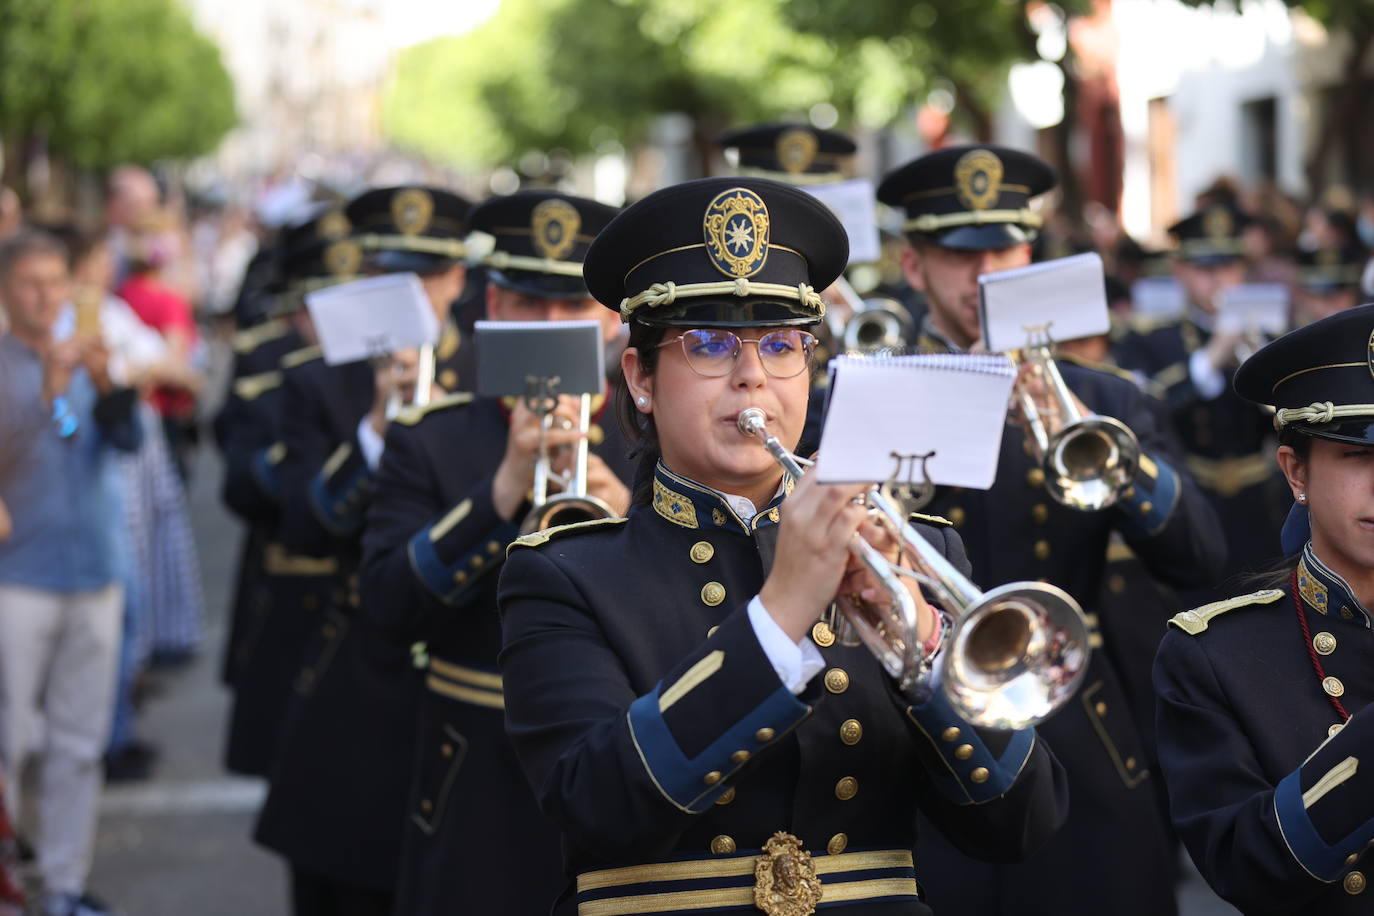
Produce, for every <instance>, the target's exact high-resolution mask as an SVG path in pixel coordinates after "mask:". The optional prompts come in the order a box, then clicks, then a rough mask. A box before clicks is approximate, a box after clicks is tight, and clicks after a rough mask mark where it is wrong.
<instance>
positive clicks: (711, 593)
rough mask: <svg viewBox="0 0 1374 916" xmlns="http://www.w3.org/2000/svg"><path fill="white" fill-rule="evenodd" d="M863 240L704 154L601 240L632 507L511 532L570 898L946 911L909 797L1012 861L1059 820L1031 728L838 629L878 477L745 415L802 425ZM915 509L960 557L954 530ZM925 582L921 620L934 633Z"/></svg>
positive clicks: (1047, 765)
mask: <svg viewBox="0 0 1374 916" xmlns="http://www.w3.org/2000/svg"><path fill="white" fill-rule="evenodd" d="M847 247H848V246H847V239H846V236H845V233H844V229H843V227H842V226H841V225H840V224H839V222H838V221H837V220H836V219H835V218H834V217H833V216H832V215H831V214H830V212H829V210H828V209H826V207H825V206H824V205H823V204H821V203H820V202H819V201H817V200H816V199H815V198H813V197H811V196H810V195H808V194H806V193H805V192H803V191H800V190H797V189H795V188H792V187H789V186H787V185H783V184H779V183H775V182H770V181H767V180H764V179H749V178H726V179H721V178H711V179H703V180H700V181H694V182H688V183H685V184H681V185H677V186H674V187H670V188H666V189H664V190H661V191H658V192H656V193H654V194H651V195H649V196H648V197H646V198H644V199H643V200H641V201H639V202H638V203H636V204H635V205H633V206H631V207H629V208H627V209H626V210H625V211H624V212H623V213H622V214H621V215H620V216H618V217H617V218H616V219H615V220H614V221H612V223H611V224H610V226H608V227H607V228H606V229H605V230H604V231H603V232H602V233H601V235H600V236H598V237H597V240H596V241H595V242H594V243H593V245H592V247H591V250H590V251H589V252H588V255H587V261H586V276H587V282H588V287H589V289H591V291H592V293H593V295H595V296H596V298H597V299H599V300H600V301H601V302H602V303H604V304H606V305H608V306H609V307H611V308H613V309H614V308H618V309H619V312H620V315H621V317H622V318H623V319H624V320H627V321H628V322H629V323H630V344H629V347H628V348H627V349H626V351H625V354H624V356H623V357H622V363H621V365H622V369H623V375H624V383H623V385H622V386H621V387H620V388H619V389H618V390H617V405H618V409H619V410H620V412H621V415H622V417H623V418H624V421H625V422H626V425H627V428H629V429H632V430H636V431H637V434H638V438H639V440H640V444H641V448H642V449H643V450H644V451H643V455H642V457H641V462H642V464H641V471H640V474H639V475H638V478H637V481H638V483H637V486H636V489H635V495H634V502H633V506H632V508H631V510H630V513H629V518H628V519H614V520H604V521H599V522H589V523H585V524H582V525H574V526H570V527H564V528H556V529H553V530H551V531H545V532H540V533H536V534H532V535H529V536H527V537H524V538H521V539H520V540H518V541H516V542H515V544H514V545H512V547H511V549H510V552H509V555H508V558H507V560H506V566H505V568H504V569H503V570H502V574H501V582H500V590H499V595H498V598H499V604H500V610H501V615H502V627H503V635H504V648H503V650H502V654H501V671H502V676H503V683H504V690H505V701H506V723H507V731H508V732H509V734H510V736H511V739H512V741H513V743H514V745H515V750H516V754H517V756H518V757H519V758H520V762H521V765H522V766H523V768H524V771H525V774H526V776H527V777H528V778H529V780H530V783H531V785H532V786H533V787H534V791H535V795H536V797H537V799H538V800H539V803H540V805H541V807H542V808H543V810H544V812H545V813H546V814H547V815H548V816H549V817H550V818H551V819H552V820H553V821H554V822H555V823H556V824H557V826H558V827H559V828H560V829H561V830H562V833H563V838H564V848H565V856H566V863H567V870H568V873H569V877H570V879H571V884H570V886H569V887H568V889H567V890H566V891H565V892H564V894H563V896H562V897H560V899H559V901H558V904H557V906H556V907H555V912H556V913H558V914H572V913H578V914H582V916H587V914H598V913H602V914H608V913H620V914H633V913H649V912H653V913H704V912H724V911H726V910H727V909H729V910H730V911H732V912H733V911H734V909H739V908H745V907H750V906H756V907H757V908H758V909H760V910H762V911H763V912H766V913H770V914H775V916H778V914H805V913H811V912H814V911H815V910H814V908H815V907H816V906H817V905H820V906H823V907H824V906H826V905H827V904H828V905H830V907H831V908H830V909H827V911H829V912H841V911H843V912H850V913H864V914H874V916H877V914H892V916H895V914H923V913H929V912H930V910H929V909H928V908H927V906H926V905H925V904H924V903H923V902H922V901H921V899H920V894H921V890H920V888H921V887H922V886H923V884H924V881H925V879H926V878H928V877H929V876H928V875H926V874H924V872H922V873H921V874H918V873H917V868H918V866H916V865H914V864H913V859H912V848H913V846H914V844H915V841H916V830H917V827H916V814H917V811H918V810H922V811H925V812H926V813H927V814H928V815H929V817H930V819H931V821H932V822H934V823H935V824H937V825H938V826H939V829H941V830H944V831H945V832H947V833H948V835H949V836H950V838H951V840H952V841H953V842H955V843H957V844H958V845H959V846H960V847H961V848H963V849H965V850H967V851H968V852H969V853H970V854H973V855H982V856H988V857H993V858H1015V857H1017V856H1021V855H1024V854H1025V853H1026V852H1027V851H1029V850H1030V849H1033V848H1034V847H1035V846H1036V845H1038V844H1039V843H1040V842H1041V841H1042V840H1044V838H1045V837H1046V836H1048V835H1049V834H1050V833H1051V832H1052V831H1053V830H1054V829H1055V827H1056V826H1057V825H1058V823H1059V821H1060V818H1061V816H1062V808H1061V805H1062V804H1063V801H1064V799H1063V796H1062V792H1061V784H1060V775H1059V766H1058V764H1057V762H1056V761H1055V760H1054V757H1053V755H1052V754H1051V753H1050V752H1049V750H1048V749H1047V747H1046V745H1045V744H1044V743H1043V742H1042V741H1040V740H1038V739H1037V737H1036V734H1035V731H1034V730H1033V729H1023V730H1020V731H1008V732H988V731H984V730H982V729H978V728H974V727H973V726H971V725H970V724H969V722H968V721H966V720H965V719H964V718H962V717H961V716H960V715H959V714H958V713H957V712H956V711H955V710H954V708H953V707H952V706H950V705H949V703H948V702H947V701H946V700H945V699H944V698H943V693H941V692H939V691H936V693H935V694H934V695H933V696H931V697H930V698H928V699H925V700H923V701H919V702H917V701H914V700H913V699H912V698H910V697H908V696H906V695H903V694H902V693H901V692H900V691H898V690H897V689H896V686H895V683H894V681H893V680H892V679H891V678H890V677H889V676H888V675H887V673H886V672H885V671H884V669H883V668H882V666H881V664H880V663H879V661H878V660H877V658H876V657H875V656H874V655H873V654H872V653H871V652H870V651H869V650H868V649H866V648H860V647H847V646H845V645H842V644H839V643H837V641H836V638H835V633H834V632H833V630H832V629H831V627H830V626H829V625H828V624H827V623H825V622H824V621H822V620H820V619H819V618H820V617H821V616H822V615H823V614H824V613H825V612H826V609H827V607H828V606H829V605H830V603H831V600H832V598H833V597H834V596H835V595H836V594H837V593H838V592H840V591H841V590H842V589H843V590H844V591H846V593H851V592H852V593H856V594H858V595H860V596H863V597H864V598H865V599H867V598H872V599H874V600H877V593H876V590H875V589H874V588H873V580H872V578H871V573H869V572H867V571H866V570H865V569H863V568H862V567H860V566H857V565H855V564H854V563H853V562H852V559H851V558H852V554H851V550H850V545H851V539H852V538H853V537H854V536H855V534H856V533H859V532H862V533H863V534H864V535H865V536H866V537H868V538H870V539H871V541H872V543H873V544H874V546H875V547H876V548H877V549H879V550H884V551H891V550H893V546H892V544H891V543H890V539H887V540H885V539H884V537H883V535H882V533H881V531H880V530H878V529H877V528H876V527H875V526H874V525H872V524H870V523H869V522H868V521H867V519H868V515H867V512H866V511H865V510H864V508H863V507H862V506H860V505H856V504H854V503H853V502H852V499H853V498H854V497H855V496H857V495H858V494H860V493H861V492H862V489H863V488H861V487H858V486H824V485H819V484H817V483H816V481H815V480H814V478H812V477H804V478H802V479H801V480H800V481H796V480H794V479H792V478H791V477H790V476H786V475H784V473H783V472H782V470H781V469H780V468H779V466H778V464H777V463H775V461H774V459H773V458H772V457H771V456H770V454H769V453H768V451H766V450H765V449H764V448H763V447H762V446H761V444H760V443H759V442H758V441H757V440H756V439H754V438H752V437H746V436H744V435H743V434H742V433H741V432H740V431H739V429H738V428H737V422H738V419H739V415H740V413H741V412H742V411H743V410H744V409H746V408H750V407H754V408H758V409H760V410H761V411H763V412H764V414H765V416H766V419H767V423H768V425H769V427H770V428H771V430H772V431H773V433H774V434H775V435H776V436H778V437H779V439H780V440H781V442H782V443H783V444H784V445H785V446H787V447H794V446H795V444H796V442H797V440H798V437H799V436H800V434H801V429H802V424H803V421H804V418H805V415H806V402H807V399H808V395H809V388H810V385H809V379H808V369H809V365H808V363H809V357H810V354H811V351H812V347H813V338H812V337H811V335H810V333H809V332H808V331H807V330H806V329H807V328H809V327H814V326H815V325H816V323H817V322H818V321H819V320H820V319H821V318H822V315H823V312H824V308H825V306H824V302H823V300H822V299H821V298H820V296H819V295H818V292H817V291H818V290H820V289H824V288H825V287H826V286H828V285H829V284H830V283H831V282H832V281H833V280H834V279H835V277H836V276H838V275H839V273H840V271H841V270H842V269H843V268H844V265H845V259H846V254H847ZM917 527H918V528H919V530H920V532H921V536H923V537H925V538H927V539H928V541H929V542H930V543H931V544H932V545H933V546H934V548H935V549H937V550H938V551H939V552H940V553H941V554H943V555H944V556H946V557H947V558H948V559H949V561H950V562H951V563H952V564H954V565H955V566H956V567H962V568H965V569H966V568H967V564H966V562H965V560H964V556H963V549H962V546H961V545H960V541H959V538H958V536H957V534H956V533H955V532H954V531H953V529H952V528H950V527H949V526H948V525H947V524H944V523H941V522H938V521H934V520H931V521H930V523H928V524H919V525H918V526H917ZM916 598H917V609H918V614H919V622H920V626H919V628H918V632H916V633H914V634H910V635H911V637H912V638H913V639H919V640H922V641H923V642H924V644H925V646H926V650H927V651H929V652H935V651H936V648H937V646H938V644H939V642H940V637H941V632H942V630H941V629H940V626H939V623H938V618H937V617H936V615H935V614H933V613H932V612H931V609H930V608H929V606H928V605H927V604H926V603H925V601H924V600H919V595H917V596H916ZM916 861H917V862H919V861H920V860H919V859H917V860H916Z"/></svg>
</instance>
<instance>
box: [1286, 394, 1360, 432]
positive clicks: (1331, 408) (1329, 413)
mask: <svg viewBox="0 0 1374 916" xmlns="http://www.w3.org/2000/svg"><path fill="white" fill-rule="evenodd" d="M1347 417H1369V418H1371V419H1374V404H1342V405H1340V406H1339V407H1337V406H1336V405H1335V404H1332V403H1331V402H1330V401H1316V402H1314V403H1312V404H1309V405H1307V406H1306V407H1280V408H1279V409H1278V410H1276V411H1275V412H1274V428H1275V429H1283V428H1284V427H1285V426H1287V425H1288V424H1290V423H1330V422H1332V421H1334V420H1339V419H1342V418H1347Z"/></svg>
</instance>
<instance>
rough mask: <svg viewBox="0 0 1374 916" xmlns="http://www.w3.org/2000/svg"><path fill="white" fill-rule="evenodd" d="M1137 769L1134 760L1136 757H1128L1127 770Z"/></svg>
mask: <svg viewBox="0 0 1374 916" xmlns="http://www.w3.org/2000/svg"><path fill="white" fill-rule="evenodd" d="M1135 768H1136V762H1135V758H1134V757H1127V758H1126V769H1128V770H1134V769H1135Z"/></svg>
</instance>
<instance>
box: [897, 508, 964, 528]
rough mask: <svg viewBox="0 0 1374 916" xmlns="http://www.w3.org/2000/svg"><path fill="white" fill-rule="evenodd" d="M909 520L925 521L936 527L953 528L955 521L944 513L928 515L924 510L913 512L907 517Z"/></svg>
mask: <svg viewBox="0 0 1374 916" xmlns="http://www.w3.org/2000/svg"><path fill="white" fill-rule="evenodd" d="M906 520H907V521H909V522H925V523H926V524H927V525H934V526H935V527H936V528H953V527H954V523H953V522H951V521H950V520H949V519H947V518H945V517H944V516H943V515H926V514H925V513H924V512H912V513H911V514H909V515H908V516H907V517H906Z"/></svg>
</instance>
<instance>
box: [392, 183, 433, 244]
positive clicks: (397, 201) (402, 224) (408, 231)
mask: <svg viewBox="0 0 1374 916" xmlns="http://www.w3.org/2000/svg"><path fill="white" fill-rule="evenodd" d="M433 218H434V198H433V197H432V196H430V193H429V192H428V191H426V190H425V189H424V188H403V189H401V190H399V191H397V192H396V193H395V194H393V195H392V196H391V219H392V222H394V223H395V224H396V230H397V231H398V232H400V233H401V235H419V234H420V233H421V232H424V231H425V230H426V229H428V228H429V221H430V220H431V219H433Z"/></svg>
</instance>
